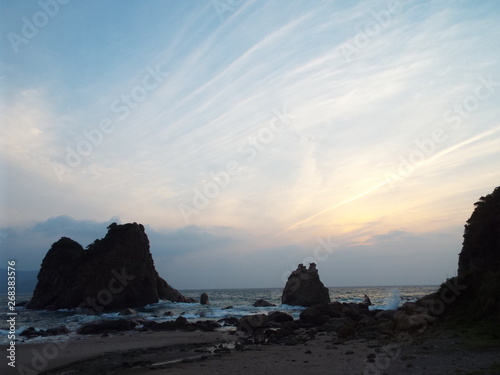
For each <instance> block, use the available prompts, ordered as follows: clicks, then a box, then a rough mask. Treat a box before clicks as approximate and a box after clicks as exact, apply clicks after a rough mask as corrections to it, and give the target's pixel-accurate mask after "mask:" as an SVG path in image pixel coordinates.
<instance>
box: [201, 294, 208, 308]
mask: <svg viewBox="0 0 500 375" xmlns="http://www.w3.org/2000/svg"><path fill="white" fill-rule="evenodd" d="M200 304H202V305H210V302H209V301H208V294H207V293H205V292H203V293H201V296H200Z"/></svg>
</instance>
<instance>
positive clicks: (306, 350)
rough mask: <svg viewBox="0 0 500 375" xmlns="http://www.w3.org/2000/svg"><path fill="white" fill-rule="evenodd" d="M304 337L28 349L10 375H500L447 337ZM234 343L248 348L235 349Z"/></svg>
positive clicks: (158, 335) (499, 357)
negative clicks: (409, 340)
mask: <svg viewBox="0 0 500 375" xmlns="http://www.w3.org/2000/svg"><path fill="white" fill-rule="evenodd" d="M299 336H300V335H299ZM301 337H307V340H299V341H297V340H293V339H292V340H288V341H284V342H283V343H274V344H263V343H262V342H261V343H258V344H254V343H249V342H248V341H246V339H245V337H244V336H243V335H240V334H238V335H234V334H228V333H223V332H181V331H177V332H143V333H125V334H122V335H115V336H109V337H96V336H80V337H76V338H73V339H71V340H69V341H67V342H66V343H62V344H61V343H60V344H58V345H56V344H55V343H51V344H49V343H24V344H19V345H18V346H17V365H18V367H17V368H16V369H15V370H14V369H11V368H9V371H8V372H7V374H37V373H41V374H44V373H45V374H64V375H71V374H75V375H76V374H79V375H82V374H83V375H85V374H92V375H94V374H104V373H106V374H125V375H142V374H158V375H163V374H165V375H166V374H181V375H182V374H186V375H190V374H193V375H194V374H206V375H224V374H227V375H229V374H231V375H234V374H242V375H246V374H248V375H250V374H252V375H254V374H258V375H266V374H273V375H274V374H276V373H280V374H285V375H299V374H300V375H303V374H332V375H336V374H339V375H340V374H344V375H345V374H356V375H359V374H366V375H368V374H370V375H371V374H387V375H400V374H415V375H416V374H436V375H438V374H439V375H441V374H447V373H450V374H451V373H453V374H456V373H464V374H467V373H469V372H473V371H478V370H481V371H483V372H478V374H490V373H491V374H495V373H497V374H498V372H494V371H493V370H491V371H489V370H488V369H491V366H492V365H494V364H495V363H497V364H498V365H500V348H498V347H496V348H495V347H493V348H486V349H478V350H472V349H469V348H466V347H465V346H464V344H463V343H462V342H461V341H460V340H459V339H457V338H456V337H453V335H452V334H450V333H447V332H434V331H433V332H427V333H426V334H425V335H423V336H421V337H418V338H416V339H413V340H412V343H411V345H404V344H403V345H402V344H399V343H398V342H397V341H395V340H387V341H385V340H384V341H381V340H367V339H363V340H360V339H351V340H346V341H344V340H339V339H338V338H337V337H336V335H335V334H333V333H329V332H319V333H316V334H311V332H310V331H307V330H304V331H303V332H302V336H301ZM237 340H238V341H240V342H244V345H239V344H238V345H236V347H235V345H234V343H235V342H236V341H237ZM4 347H5V346H2V348H1V349H2V350H4ZM55 348H57V349H55ZM36 353H38V354H36ZM44 361H45V363H44ZM2 367H3V366H2ZM2 373H5V372H2Z"/></svg>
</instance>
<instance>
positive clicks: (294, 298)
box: [281, 263, 330, 307]
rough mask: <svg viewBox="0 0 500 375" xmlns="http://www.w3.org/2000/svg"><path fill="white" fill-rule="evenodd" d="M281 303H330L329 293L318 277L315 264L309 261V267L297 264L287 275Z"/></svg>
mask: <svg viewBox="0 0 500 375" xmlns="http://www.w3.org/2000/svg"><path fill="white" fill-rule="evenodd" d="M281 303H283V304H287V305H292V306H305V307H309V306H314V305H317V304H320V303H330V293H329V291H328V288H326V287H325V286H324V285H323V283H322V282H321V280H320V279H319V274H318V270H317V268H316V264H314V263H311V264H310V265H309V269H307V268H306V267H305V266H304V265H303V264H299V266H298V267H297V269H296V270H295V271H293V272H292V273H291V274H290V276H289V277H288V281H287V282H286V285H285V289H284V290H283V295H282V296H281Z"/></svg>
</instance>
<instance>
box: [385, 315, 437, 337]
mask: <svg viewBox="0 0 500 375" xmlns="http://www.w3.org/2000/svg"><path fill="white" fill-rule="evenodd" d="M436 319H437V318H436V317H432V316H430V315H428V314H415V315H409V314H408V313H407V312H406V311H403V310H399V311H398V312H396V314H394V322H395V323H396V328H397V329H398V330H399V331H407V332H410V333H411V332H416V331H418V332H423V331H424V330H425V329H426V328H427V326H428V325H429V323H433V322H434V321H435V320H436Z"/></svg>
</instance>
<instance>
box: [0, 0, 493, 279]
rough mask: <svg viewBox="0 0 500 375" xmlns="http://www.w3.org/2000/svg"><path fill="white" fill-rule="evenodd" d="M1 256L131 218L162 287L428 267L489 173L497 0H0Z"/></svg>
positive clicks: (383, 275)
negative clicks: (298, 271) (144, 237)
mask: <svg viewBox="0 0 500 375" xmlns="http://www.w3.org/2000/svg"><path fill="white" fill-rule="evenodd" d="M0 4H1V5H0V19H1V22H0V30H1V35H2V41H1V45H0V53H1V55H0V58H1V65H0V87H1V94H0V95H1V101H0V121H1V130H2V135H1V138H0V208H1V210H0V241H1V242H0V248H1V249H2V252H1V253H2V254H1V255H2V259H0V260H1V261H2V264H6V262H7V260H9V259H15V260H16V262H17V267H18V269H19V270H37V269H39V267H40V264H41V261H42V259H43V257H44V256H45V254H46V252H47V251H48V249H49V248H50V246H51V244H52V243H54V242H55V241H57V240H58V239H59V238H60V237H62V236H66V237H71V238H73V239H75V240H76V241H78V242H80V243H81V244H82V245H83V246H84V247H85V246H87V245H88V244H90V243H92V242H93V241H94V240H95V239H97V238H102V237H103V236H104V235H105V234H106V227H107V226H108V225H109V224H110V223H112V222H118V223H127V222H138V223H142V224H144V225H145V227H146V232H147V234H148V236H149V239H150V243H151V252H152V255H153V258H154V261H155V265H156V268H157V270H158V272H159V273H160V275H161V276H162V277H163V278H165V279H166V280H167V282H169V283H170V284H171V285H172V286H174V287H176V288H178V289H200V288H207V289H208V288H243V287H252V288H253V287H282V286H284V282H285V280H286V278H287V276H288V275H289V273H290V272H291V271H292V270H293V269H295V268H296V267H297V264H299V263H304V264H306V265H307V264H308V263H310V262H315V263H316V264H317V267H318V270H319V273H320V277H321V280H322V281H323V283H324V284H325V285H327V286H363V285H437V284H440V283H441V282H443V281H444V280H445V279H446V278H447V277H451V276H453V275H455V274H456V269H457V263H458V254H459V252H460V250H461V243H462V234H463V226H464V224H465V222H466V220H467V219H468V218H469V217H470V215H471V213H472V210H473V208H474V205H473V204H474V202H476V201H477V200H478V199H479V197H481V196H483V195H486V194H489V193H490V192H492V191H493V189H494V188H495V187H496V186H498V185H500V183H499V182H500V147H499V146H500V116H499V114H500V107H499V105H498V104H499V100H500V73H499V72H500V24H499V23H498V19H499V17H500V3H499V2H497V1H495V0H491V1H473V0H470V1H446V0H442V1H417V0H409V1H406V0H404V1H349V2H340V1H319V0H315V1H310V0H307V1H305V0H304V1H301V0H295V1H288V0H271V1H262V0H210V1H209V0H207V1H204V0H203V1H202V0H192V1H173V0H148V1H146V2H139V1H126V2H124V1H118V0H107V1H97V0H89V1H68V0H40V1H6V0H1V1H0Z"/></svg>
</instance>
